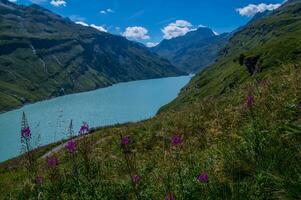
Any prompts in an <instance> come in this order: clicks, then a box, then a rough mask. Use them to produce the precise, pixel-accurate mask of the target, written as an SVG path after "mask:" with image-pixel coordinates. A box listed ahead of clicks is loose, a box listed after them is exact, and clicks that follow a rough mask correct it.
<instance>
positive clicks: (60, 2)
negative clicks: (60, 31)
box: [50, 0, 67, 7]
mask: <svg viewBox="0 0 301 200" xmlns="http://www.w3.org/2000/svg"><path fill="white" fill-rule="evenodd" d="M50 4H51V5H53V6H55V7H60V6H66V5H67V2H66V1H64V0H51V2H50Z"/></svg>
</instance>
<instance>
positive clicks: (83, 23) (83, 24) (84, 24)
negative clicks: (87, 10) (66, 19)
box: [75, 21, 89, 26]
mask: <svg viewBox="0 0 301 200" xmlns="http://www.w3.org/2000/svg"><path fill="white" fill-rule="evenodd" d="M75 23H76V24H79V25H82V26H89V24H87V23H85V22H82V21H79V22H75Z"/></svg>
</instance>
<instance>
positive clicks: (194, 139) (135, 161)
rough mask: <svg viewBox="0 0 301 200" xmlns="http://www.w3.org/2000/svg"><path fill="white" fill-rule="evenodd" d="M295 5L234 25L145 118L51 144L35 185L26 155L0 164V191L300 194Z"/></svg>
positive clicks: (300, 93) (261, 198)
mask: <svg viewBox="0 0 301 200" xmlns="http://www.w3.org/2000/svg"><path fill="white" fill-rule="evenodd" d="M300 12H301V0H291V1H288V2H287V3H286V4H285V5H284V6H282V7H281V8H279V9H278V10H276V11H275V12H273V13H272V14H271V15H270V16H268V17H265V18H262V19H260V20H258V21H256V22H252V23H251V24H249V25H247V26H246V27H244V28H243V29H241V30H240V31H239V32H237V33H236V34H235V35H234V36H233V37H232V38H231V40H230V43H229V44H228V45H227V47H226V48H225V49H224V51H223V52H224V53H223V55H221V56H220V57H219V58H218V61H217V63H215V64H214V65H212V66H210V67H209V68H207V69H206V70H204V71H203V72H201V73H200V74H198V75H196V76H195V78H194V79H193V80H192V82H191V83H190V84H189V85H188V86H187V87H186V88H185V89H184V90H183V91H182V93H181V95H180V97H179V98H178V99H176V100H175V101H174V102H173V103H172V104H170V105H169V106H167V107H166V108H165V109H164V110H163V111H162V112H160V113H159V114H158V115H157V116H156V117H154V118H153V119H151V120H148V121H144V122H140V123H133V124H126V125H118V126H113V127H106V128H103V129H98V130H96V131H95V132H93V133H92V134H91V135H90V136H89V137H86V138H84V139H82V140H81V141H79V142H78V146H77V147H76V148H77V150H76V152H75V153H74V154H71V155H70V153H68V151H67V150H66V149H63V150H62V151H60V152H58V153H57V154H56V155H55V156H56V158H58V159H59V164H58V165H56V166H54V167H53V166H52V167H49V165H47V163H46V161H45V160H44V159H38V160H37V165H38V166H39V168H38V169H37V170H36V173H37V175H38V176H41V177H43V178H44V179H43V181H44V182H43V183H42V184H39V183H37V182H35V181H34V180H35V178H36V176H35V174H33V173H28V171H29V172H30V170H32V168H30V170H25V169H26V168H25V167H24V166H26V165H25V164H26V156H24V157H21V158H20V160H12V161H9V162H6V163H3V164H1V165H0V173H1V179H0V194H1V195H2V196H3V197H4V199H5V198H6V199H14V198H15V199H16V198H18V197H19V198H20V197H22V198H23V199H24V198H25V199H26V198H27V199H30V198H33V199H34V198H37V196H39V197H41V198H45V199H51V197H53V196H52V195H53V194H56V197H57V198H58V199H60V198H61V199H76V198H78V196H79V195H80V196H81V197H82V198H83V199H168V197H170V196H173V197H174V199H183V200H184V199H192V200H194V199H196V200H197V199H235V200H236V199H256V200H274V199H292V200H293V199H294V200H295V199H300V198H301V154H300V147H301V137H300V135H301V60H300V53H301V51H300V47H301V45H300V42H301V38H300V35H301V34H300V31H301V18H300V16H301V15H300ZM255 58H256V59H255ZM122 136H128V137H126V139H127V140H124V141H123V143H122V140H121V137H122ZM175 136H178V137H175ZM179 138H180V139H179ZM50 148H51V146H49V147H44V148H41V149H39V150H38V151H37V152H36V154H35V155H36V157H37V158H40V157H41V155H43V154H44V153H45V152H47V151H49V149H50ZM85 150H86V151H85ZM21 163H23V165H21ZM26 172H27V173H26ZM75 172H77V173H75ZM135 175H139V177H140V179H139V180H138V179H137V176H135ZM133 177H134V178H135V179H133ZM133 180H134V181H133ZM137 180H138V181H137Z"/></svg>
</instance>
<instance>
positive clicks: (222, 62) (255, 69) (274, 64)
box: [169, 0, 301, 107]
mask: <svg viewBox="0 0 301 200" xmlns="http://www.w3.org/2000/svg"><path fill="white" fill-rule="evenodd" d="M300 14H301V1H300V0H295V1H292V0H291V1H287V2H286V3H285V4H283V5H282V6H281V8H279V9H277V10H275V11H274V12H272V13H269V15H263V16H264V17H258V18H257V19H256V20H251V21H250V22H249V23H248V24H247V25H246V26H243V27H241V28H240V29H238V31H236V32H235V33H233V34H234V35H233V36H232V37H231V38H230V40H229V43H228V44H227V45H226V47H225V48H224V49H222V50H221V52H220V56H219V57H218V58H217V62H216V63H214V64H213V65H211V66H210V67H208V68H207V69H205V70H204V71H203V72H202V73H200V74H198V75H197V76H195V77H194V78H193V80H192V81H191V83H190V84H189V85H188V86H187V87H186V88H185V89H183V92H182V93H181V94H180V97H179V98H178V99H177V100H176V101H175V102H174V104H171V105H169V106H171V107H173V106H172V105H179V104H181V105H182V104H185V103H187V104H190V103H191V102H192V101H195V99H198V98H204V97H208V96H218V95H223V94H225V93H227V92H229V91H232V90H233V89H234V88H236V87H239V86H240V85H241V84H242V83H244V82H247V81H249V80H251V79H254V77H257V79H263V78H264V77H266V76H271V74H272V73H273V72H276V73H279V72H278V71H279V69H280V68H281V67H282V66H287V65H291V64H294V65H296V66H298V65H299V63H300V58H301V56H300V55H301V15H300ZM296 63H297V64H296ZM184 102H185V103H184ZM176 107H177V106H176Z"/></svg>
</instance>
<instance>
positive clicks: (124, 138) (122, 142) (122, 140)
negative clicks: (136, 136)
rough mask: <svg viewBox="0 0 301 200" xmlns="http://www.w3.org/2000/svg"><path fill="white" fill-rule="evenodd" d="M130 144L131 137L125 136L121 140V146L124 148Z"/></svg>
mask: <svg viewBox="0 0 301 200" xmlns="http://www.w3.org/2000/svg"><path fill="white" fill-rule="evenodd" d="M129 143H130V137H129V136H123V137H122V138H121V144H122V145H123V146H127V145H129Z"/></svg>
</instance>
